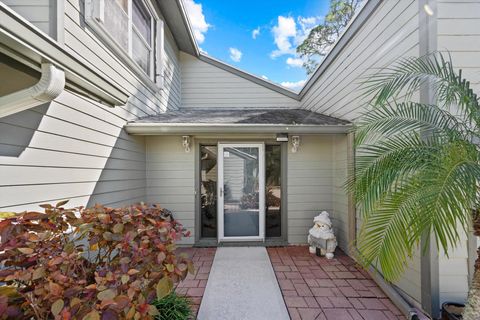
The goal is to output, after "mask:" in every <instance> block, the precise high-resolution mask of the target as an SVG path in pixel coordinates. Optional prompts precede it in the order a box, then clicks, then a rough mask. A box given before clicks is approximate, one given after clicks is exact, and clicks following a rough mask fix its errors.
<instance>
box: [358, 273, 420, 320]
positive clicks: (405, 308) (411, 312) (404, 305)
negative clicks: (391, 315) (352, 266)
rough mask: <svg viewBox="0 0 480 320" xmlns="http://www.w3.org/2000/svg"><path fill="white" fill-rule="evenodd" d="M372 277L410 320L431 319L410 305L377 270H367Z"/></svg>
mask: <svg viewBox="0 0 480 320" xmlns="http://www.w3.org/2000/svg"><path fill="white" fill-rule="evenodd" d="M366 271H367V272H368V273H369V274H370V276H371V277H372V279H373V281H375V282H376V283H377V284H378V286H379V287H380V288H381V289H382V290H383V292H385V294H386V295H387V296H388V298H390V300H392V302H393V303H394V304H395V305H396V306H397V308H399V309H400V311H401V312H402V313H403V314H404V315H405V316H406V317H407V319H409V320H417V319H429V318H427V317H425V316H424V315H423V313H422V312H420V311H419V310H418V309H417V308H415V307H413V306H411V305H410V303H408V302H407V300H406V299H405V298H404V297H403V296H402V295H401V294H400V293H398V292H397V290H395V288H394V287H393V286H391V285H390V284H389V283H387V282H386V281H385V279H384V278H383V276H382V275H381V273H380V272H378V271H377V270H376V269H375V268H373V267H370V268H369V269H368V270H366Z"/></svg>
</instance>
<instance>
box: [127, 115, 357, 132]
mask: <svg viewBox="0 0 480 320" xmlns="http://www.w3.org/2000/svg"><path fill="white" fill-rule="evenodd" d="M125 128H126V130H127V132H129V133H132V134H145V135H147V134H172V133H185V134H186V133H216V132H219V133H280V132H286V133H345V132H347V131H348V130H349V129H350V128H351V123H350V122H348V121H346V120H342V119H338V118H334V117H330V116H326V115H323V114H320V113H317V112H313V111H309V110H304V109H242V108H234V109H233V108H232V109H213V108H210V109H203V108H191V109H180V110H171V111H167V112H165V113H162V114H159V115H155V116H149V117H145V118H140V119H137V120H135V121H132V122H129V123H128V124H127V125H126V126H125Z"/></svg>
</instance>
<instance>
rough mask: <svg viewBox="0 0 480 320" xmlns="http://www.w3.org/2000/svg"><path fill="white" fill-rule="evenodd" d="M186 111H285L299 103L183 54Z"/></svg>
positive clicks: (184, 103)
mask: <svg viewBox="0 0 480 320" xmlns="http://www.w3.org/2000/svg"><path fill="white" fill-rule="evenodd" d="M180 61H181V65H182V68H181V69H182V107H187V108H192V107H219V108H236V107H246V108H252V107H253V108H256V107H258V108H282V107H294V108H295V107H298V101H297V100H295V99H292V98H289V97H287V96H285V95H283V94H281V93H278V92H276V91H273V90H271V89H268V88H265V87H263V86H261V85H259V84H256V83H254V82H252V81H249V80H247V79H244V78H242V77H240V76H238V75H235V74H233V73H230V72H227V71H225V70H223V69H220V68H218V67H216V66H213V65H211V64H209V63H206V62H203V61H201V60H199V59H197V58H195V57H193V56H191V55H188V54H186V53H183V52H182V53H180Z"/></svg>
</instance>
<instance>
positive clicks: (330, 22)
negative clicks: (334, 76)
mask: <svg viewBox="0 0 480 320" xmlns="http://www.w3.org/2000/svg"><path fill="white" fill-rule="evenodd" d="M361 2H362V0H330V10H329V11H328V13H327V15H326V16H325V19H324V21H323V23H322V24H320V25H318V26H316V27H315V28H313V29H312V30H311V31H310V33H309V34H308V37H307V38H306V39H305V40H304V41H303V42H302V43H301V44H300V45H299V46H298V47H297V53H298V54H299V55H300V56H301V57H302V58H304V59H305V62H304V63H303V67H304V68H305V69H306V70H307V73H308V74H311V73H312V72H314V71H315V69H316V68H317V66H318V58H319V57H323V56H325V55H326V54H327V53H328V52H329V51H330V48H331V47H332V45H333V44H334V43H335V41H336V40H337V39H338V37H340V34H341V33H342V32H343V30H344V29H345V27H346V26H347V25H348V23H349V22H350V20H351V19H352V18H353V16H354V15H355V11H356V10H357V8H358V7H359V6H360V4H361Z"/></svg>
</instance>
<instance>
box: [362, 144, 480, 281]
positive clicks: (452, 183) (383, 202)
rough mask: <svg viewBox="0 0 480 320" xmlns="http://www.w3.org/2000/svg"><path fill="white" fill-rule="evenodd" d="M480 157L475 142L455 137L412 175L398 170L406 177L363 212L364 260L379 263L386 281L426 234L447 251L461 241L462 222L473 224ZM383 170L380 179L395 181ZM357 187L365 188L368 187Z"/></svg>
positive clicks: (433, 153)
mask: <svg viewBox="0 0 480 320" xmlns="http://www.w3.org/2000/svg"><path fill="white" fill-rule="evenodd" d="M478 157H479V155H478V152H477V150H476V148H475V147H474V146H472V145H471V144H468V143H466V142H464V141H459V142H458V141H455V142H452V143H450V144H447V145H443V146H442V147H441V148H436V149H435V150H434V152H430V154H429V157H428V159H427V160H428V162H427V163H424V164H423V165H422V166H420V167H418V168H417V170H415V171H412V172H411V174H410V175H408V176H406V175H401V174H399V175H398V176H401V178H398V176H397V177H396V179H395V181H394V182H393V183H392V184H391V185H390V187H389V188H388V190H386V191H384V192H383V193H381V194H380V195H379V196H378V197H377V198H376V199H375V201H374V202H373V203H372V204H370V208H369V210H366V211H365V212H362V216H363V218H364V221H363V226H362V229H361V232H360V234H359V239H358V244H359V245H358V248H359V251H360V253H361V256H362V258H363V260H362V261H363V262H364V263H366V264H371V263H376V264H378V265H379V266H380V268H381V270H382V272H383V274H384V276H385V278H386V279H388V280H395V279H397V278H398V276H399V275H400V274H401V273H402V272H403V271H404V269H405V265H406V263H407V262H408V258H409V257H410V256H411V255H412V253H413V251H414V250H415V248H416V247H417V245H418V243H419V242H420V239H421V237H422V235H423V234H424V233H425V232H427V233H429V232H433V234H434V235H435V239H436V241H437V245H438V246H439V247H440V248H442V249H443V250H444V251H445V252H447V251H448V248H449V247H451V246H453V245H454V244H455V243H456V241H458V239H459V234H458V229H457V225H462V226H466V225H468V223H467V222H468V221H469V219H470V215H469V212H471V208H472V206H473V205H474V203H475V201H476V198H477V183H478V181H480V165H479V163H478V160H479V159H478ZM372 166H376V163H374V164H372ZM368 170H371V168H368ZM382 172H383V171H381V170H380V171H379V173H380V174H379V176H378V177H377V179H379V180H380V181H382V179H383V180H384V182H386V181H388V180H391V177H390V176H388V175H387V174H385V175H383V174H382ZM357 186H358V187H359V188H360V190H358V191H359V192H363V191H362V189H361V188H363V186H361V185H357ZM360 202H361V203H362V204H363V205H365V203H366V201H365V200H361V201H360Z"/></svg>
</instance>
